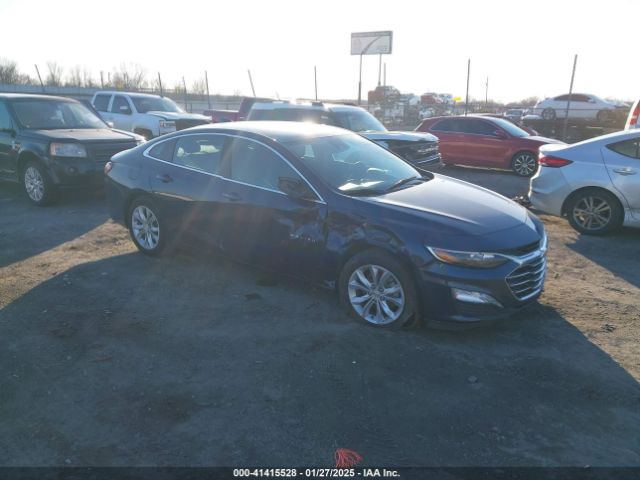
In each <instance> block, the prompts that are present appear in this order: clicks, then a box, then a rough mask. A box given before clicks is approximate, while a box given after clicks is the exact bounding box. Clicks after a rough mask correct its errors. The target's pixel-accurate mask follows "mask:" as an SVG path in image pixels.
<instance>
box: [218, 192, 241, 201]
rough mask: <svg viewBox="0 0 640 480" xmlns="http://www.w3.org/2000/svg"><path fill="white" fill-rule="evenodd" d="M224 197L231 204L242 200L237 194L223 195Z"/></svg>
mask: <svg viewBox="0 0 640 480" xmlns="http://www.w3.org/2000/svg"><path fill="white" fill-rule="evenodd" d="M222 196H223V197H224V198H226V199H227V200H229V201H230V202H237V201H238V200H240V199H241V198H240V195H238V194H237V193H236V192H230V193H223V194H222Z"/></svg>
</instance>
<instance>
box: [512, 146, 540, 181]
mask: <svg viewBox="0 0 640 480" xmlns="http://www.w3.org/2000/svg"><path fill="white" fill-rule="evenodd" d="M511 170H513V171H514V172H515V173H516V175H519V176H521V177H530V176H532V175H533V174H534V173H536V171H537V170H538V160H537V159H536V154H535V153H533V152H518V153H516V154H515V155H514V156H513V158H512V159H511Z"/></svg>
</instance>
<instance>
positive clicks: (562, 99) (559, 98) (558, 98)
mask: <svg viewBox="0 0 640 480" xmlns="http://www.w3.org/2000/svg"><path fill="white" fill-rule="evenodd" d="M554 100H555V101H556V102H566V101H567V100H569V95H560V96H559V97H556V98H554Z"/></svg>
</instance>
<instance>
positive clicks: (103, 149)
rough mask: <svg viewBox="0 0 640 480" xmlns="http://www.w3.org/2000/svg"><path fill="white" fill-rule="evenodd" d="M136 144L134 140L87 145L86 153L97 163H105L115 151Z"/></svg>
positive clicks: (117, 151) (126, 148)
mask: <svg viewBox="0 0 640 480" xmlns="http://www.w3.org/2000/svg"><path fill="white" fill-rule="evenodd" d="M135 146H136V143H135V142H123V143H112V144H104V145H102V144H95V145H88V146H87V150H88V152H87V153H88V155H89V157H90V158H92V159H93V160H95V161H96V162H98V163H107V162H108V161H109V160H111V157H113V156H114V155H115V154H116V153H120V152H121V151H123V150H128V149H130V148H133V147H135Z"/></svg>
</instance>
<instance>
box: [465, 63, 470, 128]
mask: <svg viewBox="0 0 640 480" xmlns="http://www.w3.org/2000/svg"><path fill="white" fill-rule="evenodd" d="M470 76H471V59H469V60H468V61H467V97H466V100H465V102H464V115H465V117H466V116H467V112H468V111H469V77H470Z"/></svg>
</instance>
